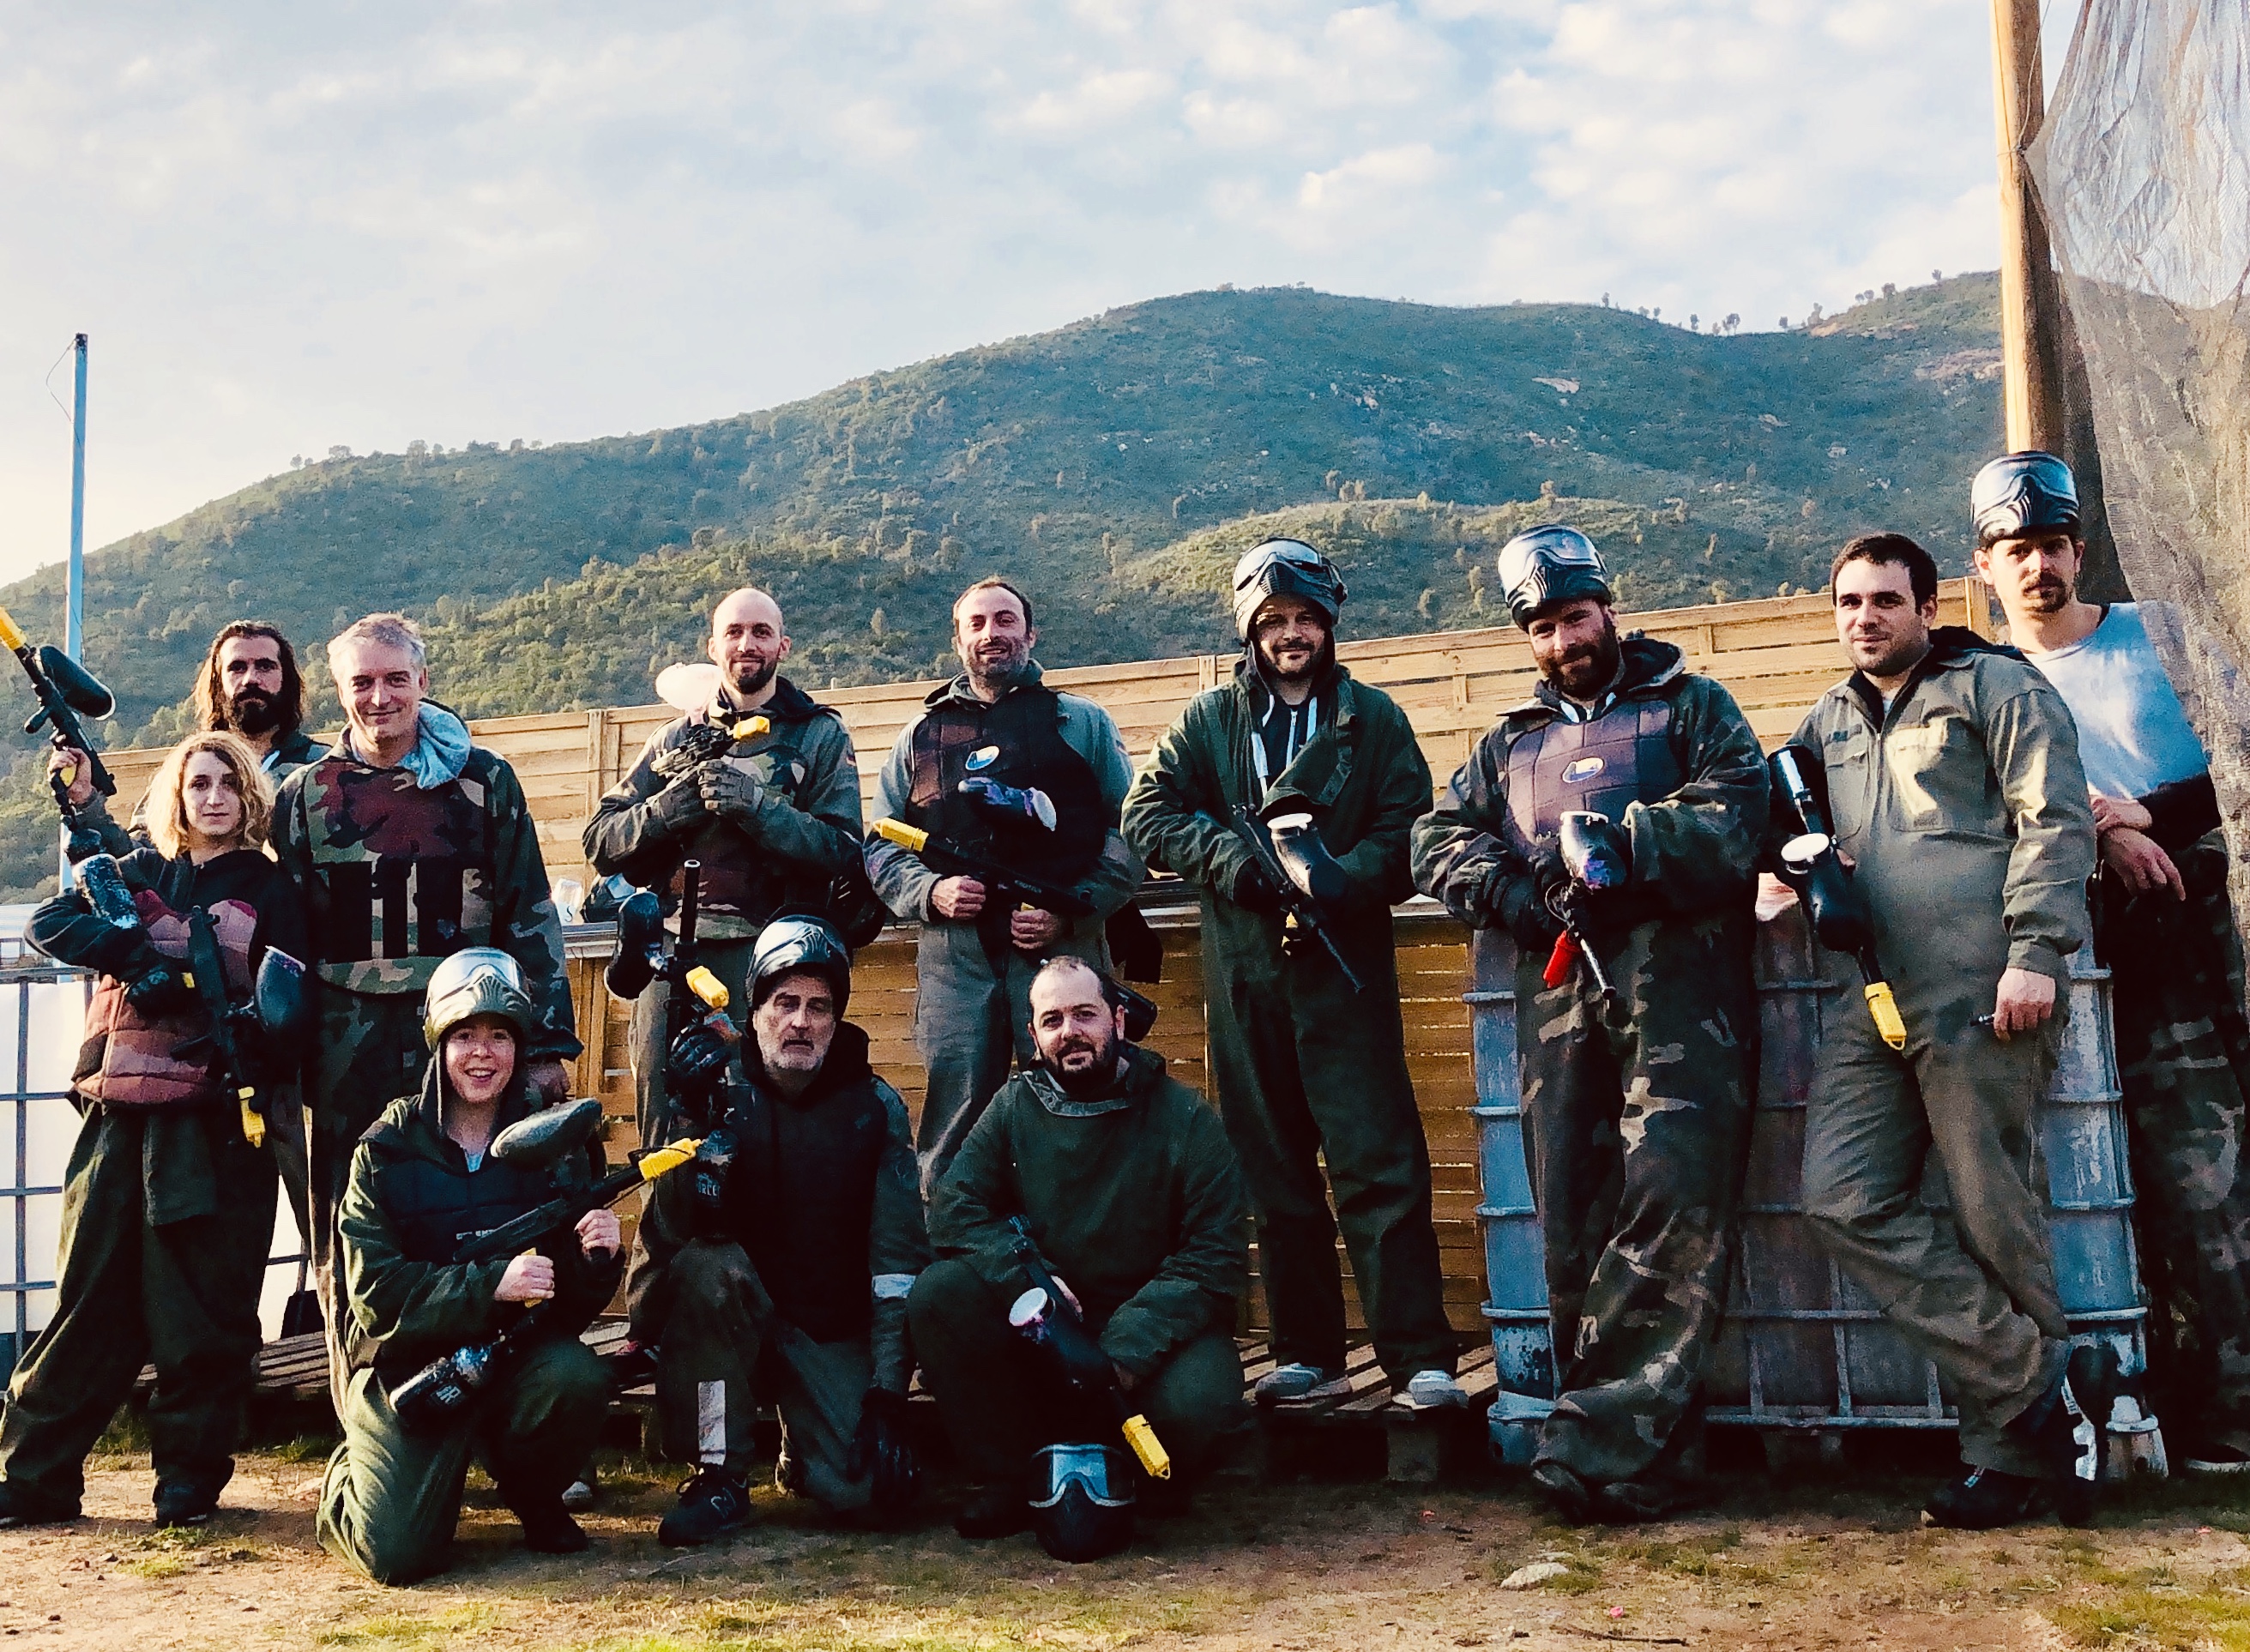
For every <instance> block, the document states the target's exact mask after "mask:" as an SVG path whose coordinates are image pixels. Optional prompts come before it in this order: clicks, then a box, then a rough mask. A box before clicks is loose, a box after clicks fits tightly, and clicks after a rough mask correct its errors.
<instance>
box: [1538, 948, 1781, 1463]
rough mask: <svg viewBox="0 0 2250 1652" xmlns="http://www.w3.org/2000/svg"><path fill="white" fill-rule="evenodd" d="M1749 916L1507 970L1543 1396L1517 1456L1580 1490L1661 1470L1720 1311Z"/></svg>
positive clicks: (1746, 1074) (1742, 1061)
mask: <svg viewBox="0 0 2250 1652" xmlns="http://www.w3.org/2000/svg"><path fill="white" fill-rule="evenodd" d="M1749 931H1750V920H1749V915H1748V914H1747V913H1744V914H1743V915H1741V916H1709V917H1706V918H1701V919H1685V918H1681V919H1666V920H1662V921H1660V922H1652V923H1641V924H1638V925H1636V926H1634V927H1633V928H1632V929H1631V930H1627V931H1625V934H1624V935H1623V936H1622V937H1619V938H1618V940H1617V942H1616V943H1615V944H1608V942H1607V941H1606V940H1605V941H1604V942H1603V943H1602V944H1601V959H1602V964H1603V966H1604V968H1605V970H1606V971H1608V974H1609V978H1610V979H1611V980H1612V982H1613V983H1615V984H1616V985H1617V988H1618V996H1617V997H1616V998H1615V999H1612V1000H1611V1001H1610V1002H1609V1003H1607V1004H1605V1003H1604V1002H1603V1001H1602V999H1601V997H1600V994H1599V993H1598V992H1596V991H1595V989H1594V987H1593V986H1592V985H1591V978H1589V977H1588V975H1587V973H1586V971H1585V968H1584V965H1583V964H1581V965H1579V966H1578V967H1577V968H1576V969H1574V970H1573V971H1571V973H1570V977H1569V978H1567V979H1565V980H1564V981H1563V983H1562V984H1561V985H1558V986H1552V987H1550V986H1548V985H1546V984H1545V982H1544V981H1543V978H1542V975H1541V971H1543V969H1544V968H1545V966H1546V963H1547V960H1546V958H1545V957H1536V958H1533V957H1522V958H1520V959H1519V960H1518V963H1517V966H1516V1003H1517V1004H1518V1005H1519V1006H1521V1007H1520V1009H1519V1010H1518V1012H1517V1018H1516V1047H1517V1050H1518V1052H1519V1061H1520V1065H1521V1070H1522V1079H1523V1116H1524V1125H1525V1131H1524V1152H1525V1158H1527V1160H1528V1161H1529V1170H1530V1172H1531V1187H1532V1195H1533V1199H1534V1202H1535V1203H1536V1205H1537V1206H1538V1209H1539V1227H1540V1233H1541V1236H1542V1238H1543V1241H1544V1243H1545V1245H1546V1252H1547V1299H1548V1310H1549V1316H1550V1321H1551V1324H1553V1326H1554V1336H1555V1388H1556V1401H1555V1409H1554V1411H1553V1413H1552V1414H1550V1415H1549V1418H1548V1420H1547V1423H1546V1426H1545V1427H1544V1429H1543V1431H1542V1434H1541V1436H1540V1442H1539V1448H1538V1456H1537V1461H1540V1462H1559V1463H1560V1464H1562V1465H1563V1467H1565V1468H1567V1469H1570V1471H1571V1472H1572V1473H1573V1474H1575V1475H1577V1476H1578V1477H1579V1478H1580V1479H1581V1480H1583V1481H1584V1482H1586V1483H1588V1484H1590V1485H1591V1484H1606V1483H1618V1482H1626V1481H1635V1480H1644V1479H1650V1478H1655V1479H1662V1478H1665V1477H1667V1476H1668V1475H1669V1474H1670V1473H1671V1471H1672V1470H1673V1469H1675V1468H1676V1467H1677V1462H1676V1451H1675V1449H1674V1448H1675V1441H1678V1442H1681V1443H1684V1442H1685V1441H1687V1439H1689V1438H1691V1437H1692V1434H1693V1430H1692V1428H1689V1429H1684V1430H1683V1428H1682V1424H1683V1423H1685V1422H1687V1421H1688V1420H1690V1419H1691V1417H1692V1415H1693V1414H1694V1408H1695V1406H1696V1401H1697V1394H1698V1390H1699V1388H1700V1386H1701V1381H1702V1376H1703V1368H1704V1363H1705V1361H1706V1360H1707V1359H1708V1357H1709V1354H1710V1350H1711V1344H1712V1342H1713V1341H1714V1339H1715V1337H1717V1335H1718V1332H1719V1322H1720V1317H1721V1315H1722V1312H1723V1310H1724V1309H1725V1306H1726V1292H1727V1267H1728V1241H1729V1223H1730V1222H1731V1221H1732V1220H1734V1213H1735V1202H1736V1199H1737V1198H1738V1197H1739V1196H1740V1194H1741V1192H1742V1185H1743V1165H1744V1160H1745V1155H1746V1154H1747V1153H1748V1151H1749V1147H1750V1082H1751V1075H1752V1073H1753V1071H1754V1068H1753V1056H1752V1052H1753V1050H1754V1048H1755V1046H1756V1040H1757V1005H1756V1001H1755V998H1754V994H1753V992H1752V989H1751V985H1750V933H1749Z"/></svg>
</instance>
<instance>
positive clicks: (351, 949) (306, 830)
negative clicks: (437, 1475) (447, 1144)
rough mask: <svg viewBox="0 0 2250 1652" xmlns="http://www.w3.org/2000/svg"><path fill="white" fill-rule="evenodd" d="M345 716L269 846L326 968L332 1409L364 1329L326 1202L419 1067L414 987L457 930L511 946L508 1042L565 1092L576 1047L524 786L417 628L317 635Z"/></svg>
mask: <svg viewBox="0 0 2250 1652" xmlns="http://www.w3.org/2000/svg"><path fill="white" fill-rule="evenodd" d="M328 670H329V672H330V673H331V674H333V675H334V676H335V683H336V695H337V698H338V699H340V700H341V701H342V702H343V710H344V730H343V733H342V736H340V737H339V738H338V739H337V741H336V743H335V745H334V746H333V747H331V748H330V749H329V750H328V753H327V755H325V756H324V757H321V760H320V761H319V762H317V763H315V764H312V765H311V766H309V767H307V768H303V769H300V770H298V771H297V772H296V773H294V774H293V775H291V776H290V777H289V778H288V780H287V781H286V782H285V783H284V784H283V785H282V787H281V793H280V798H279V799H278V800H277V801H276V802H275V804H274V809H273V856H274V859H275V860H277V861H280V865H281V869H282V870H283V871H284V872H286V873H287V874H289V876H290V878H291V880H292V881H294V882H295V884H296V885H297V888H298V890H299V892H300V894H301V895H302V896H303V897H304V902H305V909H306V916H307V926H308V928H309V929H310V930H311V935H312V946H313V957H312V960H311V962H312V963H313V964H314V965H315V968H316V971H317V973H318V975H319V977H320V982H321V989H320V1027H319V1033H318V1037H319V1044H318V1048H317V1054H315V1055H314V1058H313V1059H312V1060H311V1061H307V1063H306V1085H305V1089H306V1096H305V1102H306V1106H307V1109H308V1110H309V1113H310V1117H309V1120H308V1134H309V1136H310V1137H311V1142H310V1158H311V1177H310V1179H311V1188H310V1201H309V1202H310V1204H311V1206H312V1209H311V1228H312V1231H311V1233H310V1234H308V1235H307V1237H308V1238H309V1239H310V1240H311V1241H312V1243H311V1248H312V1253H313V1268H314V1275H315V1277H316V1281H317V1288H318V1289H319V1291H320V1297H321V1312H322V1315H323V1317H325V1319H326V1320H327V1324H328V1355H329V1358H328V1373H329V1383H330V1386H331V1388H332V1389H333V1390H334V1391H335V1400H336V1401H337V1404H338V1407H339V1408H341V1407H342V1402H343V1399H344V1394H343V1380H344V1375H345V1373H346V1372H347V1371H348V1370H349V1366H350V1363H351V1362H350V1360H349V1358H348V1357H347V1356H348V1354H349V1345H350V1344H351V1342H352V1341H353V1339H354V1338H355V1336H356V1335H357V1332H356V1331H355V1328H354V1324H353V1321H352V1318H351V1314H350V1310H349V1305H348V1303H347V1302H346V1300H345V1296H344V1282H343V1280H342V1275H340V1274H339V1273H338V1272H337V1270H336V1267H335V1232H334V1229H335V1208H336V1201H337V1199H340V1198H341V1197H342V1194H343V1189H344V1181H345V1179H346V1178H347V1177H348V1176H349V1174H350V1169H351V1153H352V1147H353V1144H355V1143H356V1142H357V1141H358V1140H359V1138H360V1136H361V1134H362V1132H364V1131H365V1130H366V1129H367V1127H368V1126H369V1124H371V1123H374V1122H375V1118H376V1114H377V1113H379V1112H380V1111H381V1110H382V1108H383V1103H384V1102H385V1100H386V1099H387V1098H389V1097H390V1096H398V1095H402V1094H405V1093H407V1092H410V1091H411V1090H412V1089H414V1088H415V1087H416V1086H417V1085H418V1084H419V1083H420V1082H422V1075H423V1071H424V1068H426V1067H427V1066H428V1064H429V1060H430V1051H429V1047H428V1046H427V1045H426V1044H425V1043H424V1041H423V1037H422V1025H421V1021H422V1016H421V1008H422V994H423V993H424V991H425V990H427V988H428V986H429V985H430V982H431V978H432V977H433V976H434V975H435V974H436V972H437V971H438V967H439V965H440V964H443V963H444V961H445V959H446V958H447V957H451V956H452V954H454V953H456V952H458V951H459V950H462V949H463V948H464V947H472V946H493V947H497V948H499V949H500V950H501V951H503V952H505V953H507V955H508V956H509V957H512V958H514V960H515V963H516V966H517V967H518V968H519V969H520V970H521V971H522V975H523V985H524V990H525V992H527V993H528V994H529V996H530V999H531V1005H532V1009H531V1019H530V1021H529V1024H528V1026H526V1027H525V1028H524V1030H523V1042H522V1047H521V1049H520V1050H519V1051H518V1057H519V1059H520V1060H521V1062H522V1063H523V1068H524V1074H525V1076H526V1077H527V1078H528V1081H529V1082H530V1084H531V1086H532V1088H533V1089H535V1091H537V1092H538V1093H539V1094H540V1095H542V1096H544V1097H546V1098H547V1099H548V1100H549V1101H559V1100H560V1099H562V1096H563V1091H564V1089H565V1087H566V1085H567V1082H568V1081H567V1077H566V1075H565V1074H564V1071H563V1063H564V1062H565V1061H569V1060H570V1059H572V1058H573V1057H575V1056H576V1054H578V1051H579V1043H578V1039H577V1033H576V1020H575V1017H574V1014H573V1011H572V1008H571V1003H570V983H569V978H568V977H567V976H566V975H565V974H564V972H563V926H562V923H561V921H560V919H558V918H557V917H556V912H555V905H554V902H552V901H551V900H550V899H549V895H548V884H547V864H546V861H544V859H543V858H542V856H541V854H540V851H539V833H538V831H537V829H536V828H535V826H534V825H533V824H532V819H531V810H530V806H529V805H528V804H527V803H526V802H525V800H524V796H523V787H522V785H521V784H520V783H519V782H518V781H517V779H516V778H515V771H514V770H513V769H511V768H510V767H509V766H508V764H507V759H505V758H504V757H500V754H499V753H497V752H493V751H487V750H485V749H484V748H483V747H481V746H476V745H473V744H471V743H470V741H469V729H468V725H467V724H466V723H465V722H462V721H461V720H460V718H459V717H457V716H455V715H453V714H452V712H451V711H448V710H446V709H445V708H444V707H442V706H440V705H438V704H437V703H436V702H433V701H431V700H429V699H428V697H427V696H428V694H429V689H430V674H429V671H428V669H427V668H426V667H425V665H424V656H423V649H422V638H421V633H420V632H418V631H417V630H416V629H415V627H414V623H413V622H412V621H411V620H410V619H406V618H405V617H404V615H402V614H369V616H368V617H367V618H365V619H360V620H356V621H355V622H354V623H353V624H352V625H351V626H349V627H348V628H347V629H346V630H345V631H344V632H342V634H341V635H339V636H338V637H337V638H336V639H335V641H333V642H331V643H330V644H329V645H328Z"/></svg>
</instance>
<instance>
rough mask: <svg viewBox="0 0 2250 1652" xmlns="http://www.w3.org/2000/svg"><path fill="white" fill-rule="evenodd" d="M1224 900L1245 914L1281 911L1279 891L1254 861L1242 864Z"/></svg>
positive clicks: (1264, 869)
mask: <svg viewBox="0 0 2250 1652" xmlns="http://www.w3.org/2000/svg"><path fill="white" fill-rule="evenodd" d="M1226 898H1227V899H1228V900H1230V901H1232V902H1234V904H1235V905H1237V906H1239V907H1240V908H1241V909H1243V910H1244V911H1246V912H1265V913H1277V912H1279V911H1280V910H1281V891H1280V890H1279V889H1278V888H1274V887H1273V879H1272V878H1269V877H1267V876H1266V868H1265V867H1262V866H1260V865H1259V864H1258V862H1257V861H1244V862H1243V863H1242V870H1240V871H1239V872H1238V873H1236V874H1234V887H1233V888H1232V889H1230V890H1228V891H1227V895H1226Z"/></svg>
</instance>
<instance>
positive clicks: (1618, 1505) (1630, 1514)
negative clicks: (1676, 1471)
mask: <svg viewBox="0 0 2250 1652" xmlns="http://www.w3.org/2000/svg"><path fill="white" fill-rule="evenodd" d="M1701 1496H1703V1493H1702V1490H1701V1488H1700V1487H1699V1486H1697V1485H1694V1484H1691V1483H1685V1482H1681V1481H1679V1480H1674V1479H1669V1478H1663V1477H1656V1478H1651V1479H1646V1480H1612V1481H1611V1482H1609V1483H1607V1484H1605V1485H1601V1486H1598V1487H1596V1488H1595V1490H1594V1511H1595V1514H1596V1516H1597V1517H1598V1518H1599V1519H1601V1520H1602V1521H1604V1522H1605V1524H1610V1525H1616V1526H1632V1525H1649V1524H1654V1523H1655V1522H1656V1521H1659V1520H1668V1519H1670V1518H1671V1517H1673V1516H1674V1515H1675V1514H1677V1513H1679V1512H1680V1511H1681V1510H1682V1509H1685V1508H1687V1507H1688V1506H1690V1505H1691V1504H1693V1503H1696V1502H1698V1501H1700V1500H1701Z"/></svg>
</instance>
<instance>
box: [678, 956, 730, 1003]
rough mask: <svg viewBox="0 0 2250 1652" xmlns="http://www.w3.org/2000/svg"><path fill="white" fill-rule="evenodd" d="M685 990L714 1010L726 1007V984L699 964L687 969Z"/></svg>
mask: <svg viewBox="0 0 2250 1652" xmlns="http://www.w3.org/2000/svg"><path fill="white" fill-rule="evenodd" d="M687 990H688V991H689V992H693V993H694V994H695V996H696V997H697V998H700V999H702V1000H703V1001H704V1002H705V1003H706V1004H707V1005H709V1006H711V1007H712V1008H713V1009H714V1010H723V1009H725V1008H726V1007H727V1000H728V992H727V984H726V983H725V982H724V981H722V980H721V979H720V978H718V977H717V976H715V975H714V974H712V973H711V971H709V970H707V969H706V968H704V967H703V965H701V964H697V965H696V966H695V967H694V969H692V970H690V971H687Z"/></svg>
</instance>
